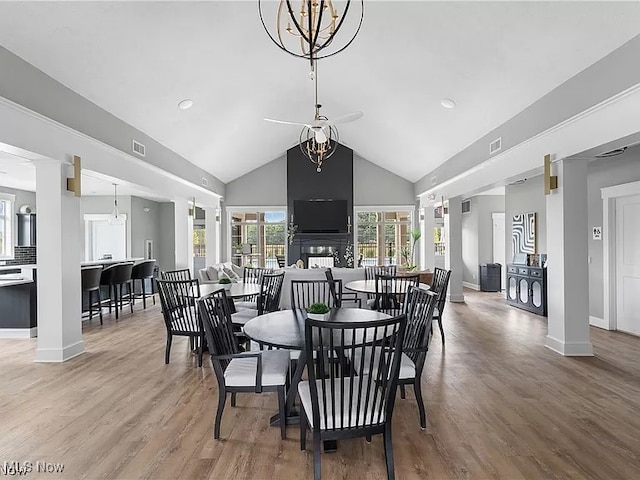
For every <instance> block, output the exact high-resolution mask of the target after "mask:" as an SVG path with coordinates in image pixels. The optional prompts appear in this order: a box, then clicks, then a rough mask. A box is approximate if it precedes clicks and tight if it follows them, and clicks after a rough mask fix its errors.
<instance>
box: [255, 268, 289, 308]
mask: <svg viewBox="0 0 640 480" xmlns="http://www.w3.org/2000/svg"><path fill="white" fill-rule="evenodd" d="M283 283H284V272H281V273H265V274H264V275H262V282H261V288H260V294H259V295H258V315H263V314H265V313H270V312H275V311H277V310H279V309H280V296H281V295H282V284H283Z"/></svg>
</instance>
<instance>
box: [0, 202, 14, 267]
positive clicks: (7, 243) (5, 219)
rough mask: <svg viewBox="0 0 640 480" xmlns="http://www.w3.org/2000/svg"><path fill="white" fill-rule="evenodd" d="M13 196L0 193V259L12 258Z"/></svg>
mask: <svg viewBox="0 0 640 480" xmlns="http://www.w3.org/2000/svg"><path fill="white" fill-rule="evenodd" d="M13 202H14V196H13V195H8V194H5V193H0V258H12V257H13V229H12V226H13Z"/></svg>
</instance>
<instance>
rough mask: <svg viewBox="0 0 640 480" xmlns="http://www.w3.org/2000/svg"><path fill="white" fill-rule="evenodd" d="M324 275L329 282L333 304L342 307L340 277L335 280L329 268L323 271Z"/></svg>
mask: <svg viewBox="0 0 640 480" xmlns="http://www.w3.org/2000/svg"><path fill="white" fill-rule="evenodd" d="M324 275H325V276H326V277H327V282H329V289H330V290H331V295H332V296H333V304H334V305H335V306H336V307H338V308H340V307H342V279H338V280H336V279H335V278H333V272H332V271H331V269H330V268H327V269H326V270H325V271H324Z"/></svg>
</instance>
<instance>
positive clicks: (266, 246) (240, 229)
mask: <svg viewBox="0 0 640 480" xmlns="http://www.w3.org/2000/svg"><path fill="white" fill-rule="evenodd" d="M229 217H230V223H231V225H230V231H231V238H230V240H231V243H230V245H231V261H232V262H233V263H234V264H235V265H238V266H249V265H251V266H253V267H265V268H278V266H280V265H283V264H284V261H285V255H286V238H287V231H286V230H287V227H286V222H285V220H286V211H285V210H268V211H246V210H245V211H232V212H231V213H230V214H229Z"/></svg>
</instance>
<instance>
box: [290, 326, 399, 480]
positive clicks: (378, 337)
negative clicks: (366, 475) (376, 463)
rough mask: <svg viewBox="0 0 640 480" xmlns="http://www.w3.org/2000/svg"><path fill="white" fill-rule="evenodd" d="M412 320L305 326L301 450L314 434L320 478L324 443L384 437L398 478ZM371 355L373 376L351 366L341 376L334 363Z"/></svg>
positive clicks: (316, 470)
mask: <svg viewBox="0 0 640 480" xmlns="http://www.w3.org/2000/svg"><path fill="white" fill-rule="evenodd" d="M406 321H407V319H406V316H405V315H400V316H398V317H393V318H387V319H384V320H375V321H367V322H358V323H346V322H330V321H317V320H313V319H307V320H306V322H305V343H306V349H305V351H306V352H307V355H306V359H307V372H308V375H309V380H308V381H302V382H300V383H299V384H298V393H299V395H300V401H301V403H302V408H301V409H300V449H301V450H305V449H306V434H307V429H310V430H311V432H312V436H313V472H314V478H315V479H316V480H319V479H320V478H321V455H320V453H321V450H320V448H321V442H323V441H326V440H340V439H346V438H354V437H361V436H362V437H367V438H370V437H371V436H372V435H377V434H382V435H383V439H384V452H385V460H386V464H387V477H388V478H390V479H393V478H394V466H393V444H392V437H391V423H392V422H391V420H392V416H393V406H394V403H395V394H396V388H397V383H398V372H399V369H400V357H401V352H402V341H403V338H404V332H405V327H406ZM336 352H338V355H339V357H340V358H355V357H356V356H360V357H361V358H365V357H366V356H369V357H373V358H377V359H378V365H377V368H376V369H375V370H373V369H372V370H371V372H370V373H369V374H364V373H363V368H362V367H361V368H360V369H356V368H353V365H352V364H350V363H349V362H343V365H342V366H341V368H340V369H339V371H338V374H336V369H335V368H334V367H333V365H332V362H331V361H330V360H331V359H332V358H334V356H335V355H336Z"/></svg>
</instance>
